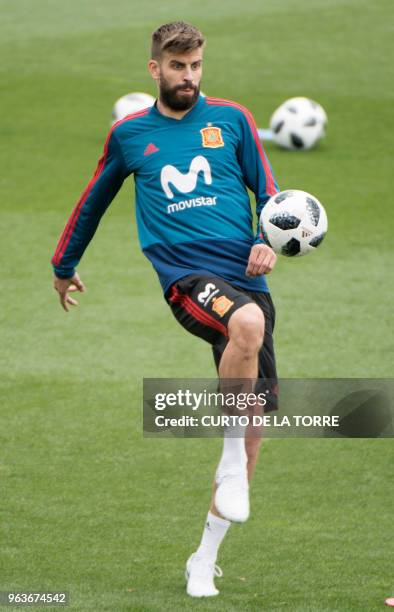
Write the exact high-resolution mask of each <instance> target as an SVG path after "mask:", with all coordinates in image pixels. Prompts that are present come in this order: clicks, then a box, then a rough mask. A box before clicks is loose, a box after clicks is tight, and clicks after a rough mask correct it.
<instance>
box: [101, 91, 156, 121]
mask: <svg viewBox="0 0 394 612" xmlns="http://www.w3.org/2000/svg"><path fill="white" fill-rule="evenodd" d="M154 102H155V98H154V97H153V96H151V95H150V94H147V93H141V92H134V93H129V94H126V95H125V96H122V97H121V98H119V100H117V101H116V102H115V104H114V107H113V109H112V124H114V123H116V122H117V121H120V120H121V119H124V118H125V117H127V115H131V114H132V113H136V112H138V111H140V110H142V109H144V108H147V107H148V106H152V105H153V104H154Z"/></svg>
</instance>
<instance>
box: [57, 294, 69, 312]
mask: <svg viewBox="0 0 394 612" xmlns="http://www.w3.org/2000/svg"><path fill="white" fill-rule="evenodd" d="M59 299H60V303H61V305H62V307H63V308H64V310H65V311H66V312H68V307H67V293H60V292H59Z"/></svg>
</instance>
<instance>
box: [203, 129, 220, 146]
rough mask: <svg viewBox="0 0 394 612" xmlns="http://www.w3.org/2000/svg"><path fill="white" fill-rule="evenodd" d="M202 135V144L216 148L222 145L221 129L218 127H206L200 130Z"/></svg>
mask: <svg viewBox="0 0 394 612" xmlns="http://www.w3.org/2000/svg"><path fill="white" fill-rule="evenodd" d="M200 132H201V136H202V146H203V147H209V148H211V149H216V148H217V147H224V141H223V138H222V130H221V129H220V128H218V127H206V128H203V129H202V130H200Z"/></svg>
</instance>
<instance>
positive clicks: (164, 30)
mask: <svg viewBox="0 0 394 612" xmlns="http://www.w3.org/2000/svg"><path fill="white" fill-rule="evenodd" d="M204 43H205V39H204V37H203V35H202V34H201V32H200V30H198V29H197V28H195V27H194V26H192V25H190V24H189V23H185V22H184V21H173V22H172V23H165V24H164V25H162V26H160V28H157V30H155V31H154V32H153V34H152V49H151V56H152V59H155V60H159V59H160V58H161V56H162V53H163V51H172V52H173V53H185V52H188V51H193V50H194V49H199V48H200V47H202V46H203V45H204Z"/></svg>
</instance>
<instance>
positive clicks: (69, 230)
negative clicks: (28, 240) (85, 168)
mask: <svg viewBox="0 0 394 612" xmlns="http://www.w3.org/2000/svg"><path fill="white" fill-rule="evenodd" d="M149 110H150V109H149V108H145V109H143V110H141V111H138V112H137V113H133V114H131V115H127V117H124V119H121V120H120V121H117V122H116V123H115V124H114V125H113V126H112V128H111V129H110V131H109V134H108V136H107V139H106V141H105V145H104V153H103V155H102V156H101V157H100V159H99V162H98V164H97V167H96V170H95V172H94V174H93V177H92V178H91V179H90V181H89V183H88V186H87V187H86V188H85V189H84V191H83V192H82V195H81V197H80V199H79V200H78V202H77V204H76V206H75V208H74V210H73V211H72V213H71V215H70V218H69V220H68V222H67V223H66V226H65V228H64V230H63V233H62V235H61V236H60V239H59V242H58V244H57V247H56V251H55V254H54V256H53V258H52V263H53V264H54V265H55V266H59V265H60V263H61V259H62V257H63V255H64V253H65V251H66V249H67V245H68V243H69V242H70V239H71V236H72V234H73V231H74V229H75V226H76V224H77V221H78V218H79V215H80V213H81V209H82V207H83V205H84V204H85V202H86V200H87V199H88V197H89V194H90V192H91V191H92V189H93V187H94V185H95V184H96V182H97V181H98V179H99V177H100V175H101V173H102V171H103V170H104V168H105V163H106V160H107V156H108V146H109V141H110V139H111V136H112V132H113V131H114V129H115V128H116V127H117V126H118V125H120V124H121V123H124V122H125V121H129V120H130V119H137V118H138V117H143V116H144V115H146V114H147V113H148V112H149Z"/></svg>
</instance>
